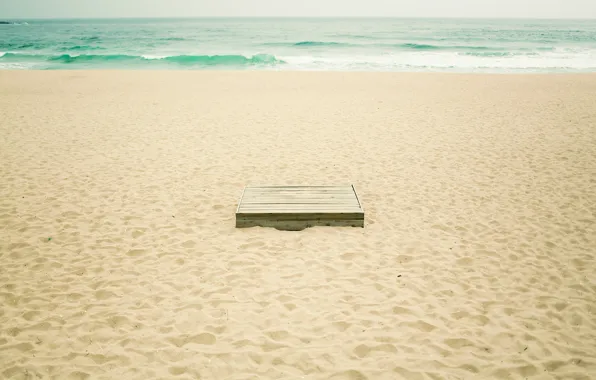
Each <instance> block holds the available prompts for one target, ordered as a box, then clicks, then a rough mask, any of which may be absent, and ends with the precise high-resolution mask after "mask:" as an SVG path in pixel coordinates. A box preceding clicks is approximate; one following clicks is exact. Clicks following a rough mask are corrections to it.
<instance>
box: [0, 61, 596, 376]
mask: <svg viewBox="0 0 596 380" xmlns="http://www.w3.org/2000/svg"><path fill="white" fill-rule="evenodd" d="M261 86H263V87H262V88H261ZM0 88H2V89H3V90H2V92H0V120H2V123H1V124H0V136H1V139H2V144H1V145H2V149H1V150H0V162H1V165H0V178H1V179H0V378H6V379H30V378H33V379H35V378H42V379H45V378H51V379H148V378H168V379H171V378H175V379H230V380H236V379H237V380H240V379H333V380H367V379H368V380H373V379H374V380H377V379H391V380H394V379H408V380H418V379H421V380H422V379H424V380H427V379H432V380H438V379H551V378H552V379H574V380H580V379H582V380H583V379H585V380H589V379H593V378H595V376H596V359H594V358H596V345H594V344H593V342H596V316H595V313H596V265H595V261H594V259H595V257H594V254H595V252H596V218H595V215H594V213H595V212H596V196H595V194H596V140H595V137H594V136H596V130H595V128H596V114H595V113H594V104H596V77H594V76H592V75H585V76H574V75H568V76H556V75H553V76H513V75H512V76H459V75H432V74H428V75H383V74H339V73H335V74H294V73H283V74H280V73H244V74H241V73H218V74H213V73H175V72H164V73H157V74H156V73H142V72H130V73H118V72H114V73H112V72H110V73H88V72H80V73H78V72H77V73H75V72H60V73H58V72H51V73H38V72H27V73H12V72H3V73H0ZM258 183H265V184H266V183H290V184H291V183H295V184H316V183H354V184H355V185H356V186H357V190H358V192H359V194H360V195H361V198H362V201H363V204H364V207H365V210H366V218H367V220H366V223H367V224H366V228H365V229H354V228H314V229H309V230H305V231H302V232H299V233H296V232H280V231H275V230H271V229H260V228H255V229H247V230H236V229H235V228H234V209H235V206H236V202H237V200H238V197H239V195H240V192H241V190H242V187H243V186H244V185H246V184H258Z"/></svg>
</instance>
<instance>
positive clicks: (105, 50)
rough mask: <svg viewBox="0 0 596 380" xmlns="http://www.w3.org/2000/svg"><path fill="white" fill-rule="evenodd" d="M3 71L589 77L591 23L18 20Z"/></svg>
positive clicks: (1, 31) (595, 60)
mask: <svg viewBox="0 0 596 380" xmlns="http://www.w3.org/2000/svg"><path fill="white" fill-rule="evenodd" d="M0 69H195V70H196V69H210V70H213V69H225V70H238V69H253V70H254V69H256V70H342V71H343V70H345V71H455V72H582V71H596V20H471V19H459V20H458V19H111V20H110V19H103V20H97V19H96V20H17V21H13V23H11V24H1V25H0Z"/></svg>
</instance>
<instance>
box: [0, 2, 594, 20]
mask: <svg viewBox="0 0 596 380" xmlns="http://www.w3.org/2000/svg"><path fill="white" fill-rule="evenodd" d="M256 16H260V17H278V16H279V17H303V16H307V17H354V16H361V17H378V16H382V17H486V18H497V17H514V18H596V0H0V20H2V19H11V18H70V17H75V18H95V17H256Z"/></svg>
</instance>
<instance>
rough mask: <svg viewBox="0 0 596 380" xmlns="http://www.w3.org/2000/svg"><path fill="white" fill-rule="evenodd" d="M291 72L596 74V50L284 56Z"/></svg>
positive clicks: (285, 66)
mask: <svg viewBox="0 0 596 380" xmlns="http://www.w3.org/2000/svg"><path fill="white" fill-rule="evenodd" d="M280 59H282V60H284V61H285V62H287V65H284V67H283V68H282V69H289V70H348V71H435V70H436V71H467V72H473V71H488V72H503V71H505V72H511V71H528V72H532V71H593V70H596V50H595V49H559V50H555V51H549V52H542V53H540V54H537V55H521V54H520V55H511V56H473V55H465V54H461V53H457V52H395V53H387V54H382V55H360V56H348V55H346V56H330V55H329V56H325V55H321V56H282V57H280Z"/></svg>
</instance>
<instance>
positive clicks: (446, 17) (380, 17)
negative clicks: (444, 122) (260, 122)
mask: <svg viewBox="0 0 596 380" xmlns="http://www.w3.org/2000/svg"><path fill="white" fill-rule="evenodd" d="M160 19H163V20H167V19H170V20H172V19H177V20H193V19H194V20H201V19H203V20H204V19H395V20H399V19H401V20H403V19H452V20H462V19H464V20H582V21H583V20H585V21H588V20H589V21H596V17H588V18H581V17H558V18H557V17H522V16H507V17H487V16H481V17H480V16H105V17H104V16H100V17H74V16H66V17H9V18H3V19H0V20H3V21H4V20H7V21H12V20H160Z"/></svg>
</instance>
